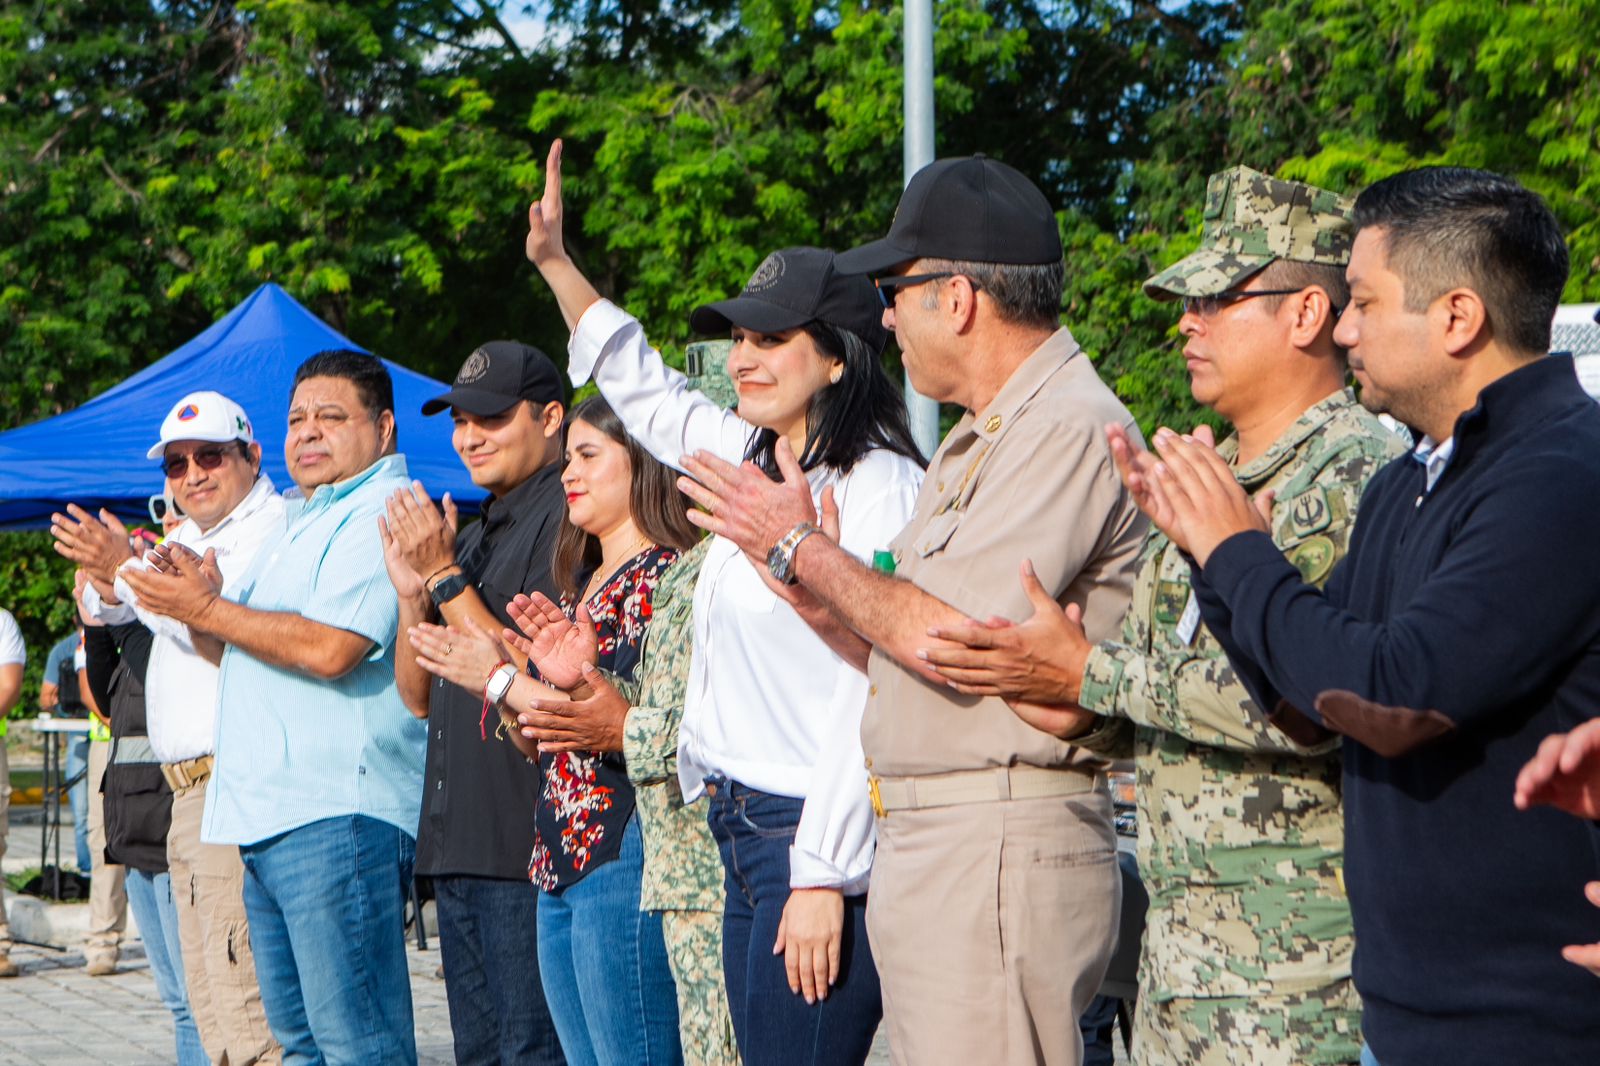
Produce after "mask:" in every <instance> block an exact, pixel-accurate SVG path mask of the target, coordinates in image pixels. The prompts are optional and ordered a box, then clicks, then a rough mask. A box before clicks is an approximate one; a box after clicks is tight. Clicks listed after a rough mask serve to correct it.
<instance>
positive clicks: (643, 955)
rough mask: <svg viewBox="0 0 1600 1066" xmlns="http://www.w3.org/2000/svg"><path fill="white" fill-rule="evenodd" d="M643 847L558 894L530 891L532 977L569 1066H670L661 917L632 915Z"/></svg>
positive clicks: (673, 1038) (673, 1044)
mask: <svg viewBox="0 0 1600 1066" xmlns="http://www.w3.org/2000/svg"><path fill="white" fill-rule="evenodd" d="M643 877H644V844H643V841H642V840H641V838H640V836H639V817H638V815H637V814H636V815H634V816H633V817H631V818H629V819H628V827H627V829H626V830H624V831H623V834H622V852H621V853H620V854H619V855H618V856H617V857H616V858H615V859H612V860H611V861H610V862H608V863H605V864H603V865H601V866H597V867H595V868H594V869H593V870H592V871H590V873H589V874H588V875H586V876H585V877H584V878H583V880H581V881H578V882H577V883H575V884H571V885H568V886H567V887H566V888H564V889H562V890H560V891H559V892H540V893H539V976H540V977H541V978H543V980H544V998H545V1000H546V1002H548V1003H549V1004H550V1015H551V1017H553V1018H554V1019H555V1023H556V1032H557V1033H559V1034H560V1035H561V1050H562V1051H564V1052H566V1055H567V1061H568V1062H569V1063H571V1064H572V1066H678V1064H680V1063H682V1062H683V1048H682V1046H681V1045H680V1044H679V1043H678V993H677V987H676V986H675V985H674V984H673V981H672V971H671V970H670V969H669V968H668V965H667V943H666V941H665V940H664V939H663V938H662V935H661V915H660V914H659V913H656V912H651V911H641V910H640V909H639V885H640V882H641V880H642V879H643Z"/></svg>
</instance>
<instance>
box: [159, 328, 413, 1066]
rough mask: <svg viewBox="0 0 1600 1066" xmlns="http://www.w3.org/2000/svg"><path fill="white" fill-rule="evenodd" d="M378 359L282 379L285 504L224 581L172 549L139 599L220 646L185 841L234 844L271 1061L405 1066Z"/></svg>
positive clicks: (401, 855)
mask: <svg viewBox="0 0 1600 1066" xmlns="http://www.w3.org/2000/svg"><path fill="white" fill-rule="evenodd" d="M393 407H394V399H393V385H392V383H391V381H390V379H389V374H388V371H387V370H386V369H384V366H383V364H382V363H381V362H380V361H379V360H377V359H375V358H373V357H372V356H369V355H364V354H361V353H357V352H342V351H341V352H323V353H320V354H318V355H315V356H312V357H311V358H310V359H309V360H307V361H306V362H305V363H304V364H302V365H301V366H300V368H299V370H298V371H296V373H295V380H294V387H293V394H292V396H291V399H290V404H289V427H288V437H287V440H286V441H285V444H284V453H285V459H286V461H287V464H288V467H289V473H290V476H291V477H293V478H294V481H295V483H296V484H297V485H298V486H299V487H300V491H301V493H302V494H303V496H304V500H303V501H301V502H300V504H299V506H298V508H296V507H295V506H294V505H293V504H291V509H290V512H289V520H288V524H287V526H286V528H285V529H284V530H283V532H282V534H281V535H280V536H279V537H278V538H277V539H276V540H270V539H269V540H268V541H267V542H266V543H265V544H264V545H263V546H262V548H261V550H260V552H259V553H258V554H257V556H256V559H255V562H254V563H253V564H252V565H251V567H250V569H249V570H248V571H247V572H246V573H245V575H244V577H243V578H242V579H241V580H240V581H239V582H238V584H237V586H236V587H229V588H227V589H226V590H223V593H222V594H221V595H218V593H217V591H216V589H215V588H214V587H213V584H212V582H211V581H210V580H209V579H208V578H207V577H206V570H207V568H206V567H205V566H203V565H199V564H197V561H196V560H194V559H193V558H183V557H181V556H175V557H174V558H173V559H172V560H171V561H170V563H169V564H168V565H167V566H166V568H165V569H166V572H165V573H160V574H150V575H149V576H148V578H146V579H145V580H146V583H147V584H148V585H149V586H150V587H149V589H148V591H147V590H146V589H140V590H139V592H140V597H141V599H143V600H144V601H145V602H146V603H149V602H150V597H151V596H156V597H159V598H161V599H162V600H163V601H164V606H163V607H162V608H158V609H159V610H160V613H163V614H170V615H172V616H173V617H176V618H179V619H180V620H182V621H185V622H188V624H189V625H190V628H191V629H192V630H197V631H199V632H202V633H208V634H211V635H212V636H214V637H215V638H217V639H218V640H219V641H221V643H222V644H223V645H225V646H226V651H225V652H224V653H223V654H222V670H221V680H220V682H219V685H218V696H217V744H216V767H215V770H214V772H213V778H212V781H213V783H212V786H211V790H210V793H209V794H208V796H207V800H206V811H205V823H204V827H203V832H202V836H203V839H204V840H205V841H206V842H207V843H213V844H237V845H239V850H240V855H241V857H242V858H243V859H244V865H245V889H244V897H245V909H246V912H247V913H248V915H249V920H250V922H249V924H250V928H249V936H250V939H251V941H252V943H253V946H254V950H255V961H256V976H257V979H258V980H259V983H260V986H261V998H262V1001H263V1003H264V1004H265V1006H266V1010H267V1021H268V1023H269V1024H270V1025H271V1027H272V1032H273V1035H274V1036H275V1037H277V1039H278V1041H279V1042H280V1043H281V1044H282V1045H283V1052H284V1059H285V1061H327V1062H330V1063H331V1062H357V1061H360V1062H381V1063H385V1064H390V1063H415V1062H416V1057H417V1055H416V1041H415V1036H414V1034H413V1029H412V1011H411V990H410V983H409V978H408V974H407V969H406V958H405V941H404V937H403V931H402V918H401V911H402V908H403V906H404V901H405V896H406V890H407V887H408V886H409V884H410V881H411V871H412V863H413V857H414V851H415V836H416V830H417V819H418V814H419V811H420V807H421V800H422V766H423V754H424V749H425V746H426V736H427V732H426V726H425V723H423V722H421V721H419V720H418V719H416V718H414V717H413V716H412V715H411V713H410V712H409V711H408V710H407V709H406V707H405V705H404V703H403V702H402V701H401V699H400V696H399V693H398V691H397V690H396V688H395V680H394V654H395V641H396V637H397V629H398V622H399V617H398V611H397V606H396V604H397V600H396V596H395V590H394V586H393V585H392V584H391V582H390V580H389V577H388V574H387V571H386V569H385V567H384V561H383V549H382V545H381V543H380V540H379V536H378V524H377V519H378V516H380V515H382V514H383V513H384V504H385V501H386V500H387V499H388V498H389V496H390V495H392V494H393V493H394V491H395V490H396V489H399V488H405V487H407V486H408V485H409V483H410V482H409V478H408V476H407V471H406V462H405V457H404V456H402V455H399V454H397V453H396V452H395V423H394V411H393Z"/></svg>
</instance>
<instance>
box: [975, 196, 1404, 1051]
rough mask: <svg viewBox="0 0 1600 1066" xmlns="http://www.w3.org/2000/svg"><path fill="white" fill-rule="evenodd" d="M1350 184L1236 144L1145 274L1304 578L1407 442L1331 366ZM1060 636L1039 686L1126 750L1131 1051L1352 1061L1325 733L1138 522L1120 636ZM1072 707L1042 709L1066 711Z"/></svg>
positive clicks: (1338, 366)
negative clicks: (1249, 680)
mask: <svg viewBox="0 0 1600 1066" xmlns="http://www.w3.org/2000/svg"><path fill="white" fill-rule="evenodd" d="M1351 206H1352V205H1351V202H1350V201H1349V200H1347V199H1345V198H1343V197H1339V196H1336V195H1335V194H1333V193H1330V192H1327V191H1325V190H1321V189H1317V188H1313V187H1311V186H1308V185H1303V184H1300V183H1296V182H1286V181H1279V180H1276V179H1273V178H1271V177H1268V176H1267V175H1265V174H1261V173H1258V172H1256V171H1253V170H1250V169H1248V168H1245V167H1236V168H1234V169H1232V170H1229V171H1225V172H1223V173H1221V174H1217V175H1214V176H1213V177H1212V178H1211V181H1210V183H1209V184H1208V186H1207V189H1206V210H1205V222H1204V234H1203V237H1202V240H1201V246H1200V248H1199V249H1198V250H1197V251H1195V252H1194V253H1193V254H1192V255H1190V256H1188V257H1186V258H1184V259H1182V260H1180V261H1179V262H1177V263H1175V264H1174V265H1172V266H1171V267H1169V268H1167V269H1166V270H1164V271H1162V272H1161V273H1159V274H1157V275H1156V276H1155V277H1153V278H1151V279H1150V280H1149V281H1147V282H1146V283H1145V291H1146V292H1147V293H1149V294H1150V295H1151V296H1152V297H1154V298H1155V299H1158V300H1173V299H1182V300H1183V302H1184V314H1183V317H1182V319H1181V320H1180V322H1179V331H1180V332H1181V333H1182V334H1183V335H1184V336H1185V338H1186V344H1185V346H1184V350H1183V354H1184V358H1185V360H1186V363H1187V365H1188V369H1189V372H1190V386H1191V389H1192V391H1193V393H1194V396H1195V398H1196V399H1197V400H1199V401H1200V402H1201V403H1204V404H1206V405H1207V406H1209V407H1211V408H1212V409H1214V410H1215V411H1216V412H1217V413H1218V414H1220V415H1222V416H1224V417H1225V418H1227V419H1228V420H1229V421H1230V422H1231V423H1233V425H1234V427H1235V429H1236V432H1235V434H1234V435H1233V436H1231V437H1230V438H1228V439H1227V440H1226V441H1224V442H1223V443H1222V444H1221V446H1220V447H1219V449H1218V450H1219V451H1220V452H1221V454H1222V455H1223V456H1224V457H1226V458H1227V459H1228V460H1229V462H1230V463H1231V464H1232V465H1233V467H1234V470H1235V473H1236V475H1237V477H1238V478H1239V481H1240V482H1241V483H1242V484H1243V485H1244V486H1245V487H1246V488H1247V489H1248V490H1249V491H1250V492H1251V494H1252V495H1254V496H1256V497H1257V498H1258V499H1259V498H1260V496H1261V494H1262V493H1264V492H1270V493H1272V494H1273V501H1274V502H1273V505H1272V516H1271V526H1272V530H1273V538H1274V540H1275V541H1276V542H1277V544H1278V545H1279V547H1280V548H1282V550H1283V551H1284V553H1285V554H1286V555H1287V556H1288V557H1289V559H1290V560H1291V561H1292V562H1294V564H1295V565H1296V566H1297V567H1299V569H1300V571H1301V572H1302V573H1303V574H1304V575H1305V577H1306V579H1307V580H1308V581H1311V582H1316V583H1321V582H1322V581H1323V580H1324V579H1326V577H1327V575H1328V573H1329V572H1330V571H1331V570H1332V569H1333V566H1334V563H1335V562H1337V561H1338V559H1339V558H1340V557H1341V556H1342V555H1343V554H1344V552H1345V549H1346V547H1347V545H1348V540H1349V535H1350V530H1351V525H1352V521H1353V519H1354V517H1355V511H1356V505H1357V502H1358V500H1359V498H1360V495H1361V492H1362V490H1363V489H1364V488H1365V487H1366V484H1367V482H1368V480H1370V478H1371V477H1372V475H1373V474H1375V473H1376V472H1377V471H1378V469H1379V468H1380V467H1382V466H1383V465H1384V464H1386V463H1387V462H1388V460H1389V459H1391V458H1394V457H1395V456H1398V455H1400V454H1402V453H1403V451H1404V443H1403V442H1402V441H1401V440H1400V439H1399V438H1397V437H1395V436H1394V435H1393V434H1391V433H1389V432H1388V431H1387V430H1385V429H1384V427H1383V426H1382V425H1381V424H1380V423H1379V422H1378V421H1377V419H1376V418H1374V417H1373V416H1372V415H1371V414H1369V413H1368V412H1367V411H1366V410H1365V409H1363V408H1362V407H1361V406H1360V405H1359V404H1358V403H1357V402H1356V399H1355V396H1354V394H1353V393H1352V392H1351V391H1350V390H1348V389H1347V388H1345V387H1344V382H1345V379H1346V368H1345V361H1344V353H1343V351H1342V350H1340V349H1339V348H1337V347H1336V346H1335V345H1334V343H1333V340H1332V333H1333V326H1334V321H1335V319H1336V318H1337V315H1338V311H1339V310H1340V309H1341V308H1342V306H1343V305H1344V303H1345V302H1346V301H1347V300H1348V296H1349V289H1348V287H1347V286H1346V285H1345V282H1344V277H1343V266H1344V264H1345V263H1346V262H1347V261H1348V259H1349V252H1350V244H1351V240H1352V233H1353V227H1352V222H1351ZM1036 602H1037V600H1036ZM1051 606H1052V608H1053V607H1054V605H1053V604H1052V605H1051ZM1057 615H1058V617H1056V618H1052V619H1051V621H1052V623H1053V624H1054V625H1055V626H1056V627H1057V628H1058V629H1059V628H1060V627H1062V626H1068V627H1070V622H1068V621H1067V619H1066V618H1065V616H1064V615H1060V614H1059V612H1057ZM1039 617H1040V616H1035V619H1031V620H1030V621H1029V623H1024V624H1023V625H1021V626H1017V627H1014V628H1015V629H1016V630H1019V631H1026V630H1029V629H1030V628H1032V624H1033V623H1036V622H1037V621H1038V620H1039ZM1043 636H1044V634H1043V632H1042V631H1040V632H1037V633H1036V637H1043ZM1069 637H1070V639H1068V640H1065V641H1060V640H1058V641H1056V643H1055V646H1051V644H1050V643H1047V642H1046V641H1047V640H1048V639H1049V638H1045V639H1044V640H1039V639H1031V640H1030V643H1031V644H1032V654H1033V655H1034V656H1036V657H1037V659H1039V660H1042V659H1052V660H1056V661H1057V666H1058V670H1057V673H1058V674H1059V675H1060V676H1061V678H1062V680H1061V682H1060V684H1059V686H1058V689H1057V691H1056V693H1055V695H1056V696H1057V698H1056V699H1055V700H1052V701H1050V702H1055V703H1068V702H1074V701H1075V702H1076V703H1077V704H1078V705H1079V706H1080V707H1081V708H1083V709H1084V710H1087V711H1092V712H1094V713H1095V714H1097V715H1101V716H1104V718H1103V719H1101V720H1098V721H1097V722H1096V724H1095V725H1094V726H1092V727H1091V728H1092V731H1091V732H1088V733H1086V734H1080V735H1078V736H1077V738H1076V742H1077V743H1079V744H1081V745H1083V746H1085V747H1088V748H1090V749H1092V750H1096V751H1101V752H1105V753H1112V754H1119V755H1126V754H1128V753H1129V751H1130V746H1129V741H1130V740H1131V742H1132V743H1131V752H1132V754H1133V755H1134V757H1135V760H1136V764H1135V765H1136V771H1137V784H1138V788H1137V801H1138V813H1139V869H1140V874H1141V876H1142V877H1143V878H1144V881H1145V885H1146V888H1147V889H1148V890H1149V893H1150V910H1149V913H1148V917H1147V924H1146V929H1145V938H1144V945H1143V952H1142V957H1141V961H1140V974H1139V1006H1138V1020H1137V1023H1136V1033H1135V1043H1134V1058H1135V1061H1136V1062H1138V1063H1140V1064H1143V1066H1158V1064H1160V1066H1165V1064H1184V1066H1201V1064H1213V1063H1215V1064H1226V1063H1235V1062H1250V1063H1252V1064H1264V1066H1276V1064H1282V1066H1296V1064H1301V1063H1353V1062H1356V1061H1358V1059H1359V1058H1360V1053H1361V1039H1360V1003H1359V1000H1358V998H1357V996H1356V992H1355V989H1354V986H1353V984H1352V982H1351V980H1350V963H1351V954H1352V949H1353V934H1352V927H1351V921H1350V908H1349V904H1348V902H1347V901H1346V899H1345V894H1344V888H1343V881H1342V871H1343V851H1344V827H1343V816H1342V811H1341V806H1340V787H1339V772H1340V767H1339V758H1338V754H1337V752H1338V742H1337V738H1335V739H1334V740H1332V741H1329V742H1327V743H1326V744H1322V745H1319V746H1317V747H1311V748H1307V747H1301V746H1299V745H1297V744H1295V743H1294V742H1293V741H1291V740H1289V738H1288V737H1286V736H1285V735H1284V734H1282V733H1281V732H1279V731H1278V730H1277V729H1275V728H1273V727H1272V726H1270V725H1269V724H1268V723H1267V720H1266V717H1265V715H1264V714H1263V713H1262V711H1261V709H1260V708H1258V707H1257V706H1256V705H1255V704H1254V703H1253V702H1252V700H1251V699H1250V697H1249V695H1248V694H1247V693H1246V691H1245V688H1244V686H1243V685H1242V684H1240V683H1239V681H1238V679H1237V678H1236V677H1235V676H1234V673H1233V669H1232V667H1231V666H1230V665H1229V663H1228V659H1227V656H1226V654H1225V653H1224V652H1223V649H1222V647H1221V645H1220V644H1219V643H1218V642H1217V641H1216V639H1215V638H1214V637H1213V636H1212V635H1211V634H1210V633H1209V632H1208V631H1207V630H1206V628H1205V627H1204V626H1203V625H1202V624H1201V623H1200V614H1199V610H1198V607H1197V605H1196V604H1195V602H1194V597H1193V594H1192V593H1191V591H1190V586H1189V567H1188V564H1187V563H1186V562H1185V561H1184V559H1183V557H1182V556H1181V554H1180V553H1179V552H1178V551H1177V549H1176V548H1174V547H1173V546H1172V545H1171V544H1170V543H1169V542H1168V540H1167V538H1166V537H1164V536H1162V535H1161V534H1160V533H1158V532H1156V531H1155V530H1153V529H1152V531H1151V534H1150V538H1149V540H1148V541H1147V543H1146V545H1145V549H1144V552H1143V554H1142V557H1141V561H1140V570H1139V576H1138V579H1137V581H1136V582H1135V585H1134V592H1133V603H1132V606H1131V608H1130V610H1129V612H1128V615H1127V617H1126V619H1125V621H1124V623H1123V630H1122V635H1121V639H1120V640H1118V641H1108V642H1104V643H1101V644H1099V645H1095V646H1090V645H1088V644H1087V642H1086V641H1084V640H1083V638H1082V635H1081V629H1076V630H1073V631H1072V632H1071V633H1070V634H1069ZM1022 651H1023V645H1022V644H1017V645H1016V646H1015V648H1014V654H1018V655H1020V654H1021V653H1022ZM988 654H990V655H996V654H998V652H997V651H990V652H988ZM971 655H972V653H970V652H969V653H965V657H964V656H962V655H956V656H952V658H954V659H957V660H959V665H958V664H957V663H956V662H952V663H951V669H950V670H949V674H950V676H951V677H952V679H953V680H957V681H960V682H962V683H967V684H971V683H975V682H980V681H981V680H983V677H982V676H981V675H980V674H978V673H976V672H974V669H973V668H974V662H975V660H974V659H973V658H971ZM1019 661H1020V660H1019ZM1034 665H1035V666H1040V665H1045V664H1044V663H1042V662H1039V661H1035V663H1034ZM990 680H993V678H990ZM1018 694H1019V695H1026V696H1028V697H1030V698H1034V699H1038V698H1039V697H1040V696H1041V695H1042V694H1041V693H1040V692H1038V691H1032V692H1028V693H1025V694H1024V693H1021V692H1019V693H1018ZM1019 713H1021V712H1019ZM1024 716H1025V717H1026V716H1027V715H1026V714H1025V715H1024ZM1029 720H1030V721H1035V724H1041V725H1047V726H1048V725H1050V722H1048V721H1040V720H1035V719H1032V718H1030V719H1029ZM1062 721H1063V722H1065V721H1067V719H1063V720H1062ZM1070 721H1071V724H1070V725H1065V724H1062V725H1061V727H1060V729H1059V732H1073V731H1077V730H1082V729H1083V728H1084V727H1085V724H1084V722H1083V719H1082V717H1081V715H1079V716H1075V717H1073V718H1071V719H1070Z"/></svg>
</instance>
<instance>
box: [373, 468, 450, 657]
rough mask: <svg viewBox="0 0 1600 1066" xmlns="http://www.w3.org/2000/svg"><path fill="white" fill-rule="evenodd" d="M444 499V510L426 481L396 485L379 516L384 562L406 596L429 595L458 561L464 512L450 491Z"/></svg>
mask: <svg viewBox="0 0 1600 1066" xmlns="http://www.w3.org/2000/svg"><path fill="white" fill-rule="evenodd" d="M441 502H442V505H443V511H442V513H441V510H440V508H439V507H435V506H434V504H433V500H431V499H430V498H429V497H428V493H427V491H426V490H425V489H424V488H423V487H422V482H420V481H413V482H412V483H411V487H410V488H409V489H396V490H395V492H394V495H393V496H391V497H389V500H388V503H387V505H386V514H384V515H379V516H378V537H379V539H380V540H381V541H382V542H383V561H384V565H385V566H386V567H387V568H388V571H389V580H391V581H393V582H394V588H395V591H396V592H397V593H399V594H400V596H401V597H402V598H405V599H419V600H420V599H426V598H427V595H428V584H429V582H430V581H432V580H433V579H434V578H435V577H437V576H438V575H439V574H441V573H443V572H444V571H446V570H450V569H452V568H453V567H454V566H455V564H456V528H457V526H458V524H459V521H460V516H459V513H458V511H457V508H456V505H455V501H454V500H452V499H451V498H450V494H449V493H448V492H447V493H445V494H444V499H443V501H441ZM468 687H470V686H468Z"/></svg>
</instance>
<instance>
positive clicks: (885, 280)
mask: <svg viewBox="0 0 1600 1066" xmlns="http://www.w3.org/2000/svg"><path fill="white" fill-rule="evenodd" d="M940 278H966V279H967V283H968V284H969V285H971V286H972V289H973V291H974V292H982V291H983V286H982V285H979V284H978V283H977V281H975V280H974V279H973V278H971V277H969V276H968V275H966V274H957V273H956V272H955V271H953V270H946V271H943V272H941V273H938V274H890V275H888V276H886V277H881V278H873V279H872V284H873V287H874V288H876V289H877V290H878V302H879V303H881V304H883V306H885V307H893V306H894V297H895V293H897V292H899V291H900V290H901V289H909V288H911V287H913V286H915V285H926V284H927V283H928V282H930V281H938V280H939V279H940Z"/></svg>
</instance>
